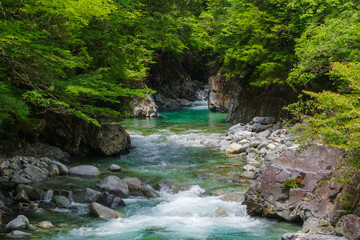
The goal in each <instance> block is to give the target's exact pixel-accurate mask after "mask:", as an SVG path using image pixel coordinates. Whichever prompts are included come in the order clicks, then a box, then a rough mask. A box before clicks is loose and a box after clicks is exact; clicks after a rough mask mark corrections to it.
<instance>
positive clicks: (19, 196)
mask: <svg viewBox="0 0 360 240" xmlns="http://www.w3.org/2000/svg"><path fill="white" fill-rule="evenodd" d="M15 199H16V201H18V202H30V199H29V197H28V195H27V194H26V192H25V191H24V190H21V191H20V192H18V193H17V194H16V197H15Z"/></svg>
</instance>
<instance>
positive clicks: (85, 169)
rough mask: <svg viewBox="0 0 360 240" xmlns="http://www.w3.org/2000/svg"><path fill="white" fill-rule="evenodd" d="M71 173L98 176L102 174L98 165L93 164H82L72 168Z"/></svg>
mask: <svg viewBox="0 0 360 240" xmlns="http://www.w3.org/2000/svg"><path fill="white" fill-rule="evenodd" d="M69 174H71V175H76V176H81V177H98V176H100V171H99V169H98V168H97V167H94V166H91V165H80V166H77V167H73V168H70V170H69Z"/></svg>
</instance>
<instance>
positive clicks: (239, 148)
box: [226, 143, 243, 154]
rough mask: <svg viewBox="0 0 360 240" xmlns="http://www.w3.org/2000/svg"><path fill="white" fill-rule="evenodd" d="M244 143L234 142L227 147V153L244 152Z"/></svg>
mask: <svg viewBox="0 0 360 240" xmlns="http://www.w3.org/2000/svg"><path fill="white" fill-rule="evenodd" d="M242 147H243V146H242V145H241V144H238V143H232V144H230V146H229V147H228V148H227V149H226V153H227V154H238V153H241V152H242Z"/></svg>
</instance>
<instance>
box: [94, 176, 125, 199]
mask: <svg viewBox="0 0 360 240" xmlns="http://www.w3.org/2000/svg"><path fill="white" fill-rule="evenodd" d="M97 187H98V188H99V189H100V190H101V191H107V192H109V193H112V194H114V195H116V196H119V197H124V198H126V197H129V196H130V194H129V187H128V185H127V184H126V182H124V181H123V180H121V179H120V178H118V177H116V176H108V177H106V178H104V179H103V180H102V181H101V182H100V183H98V184H97Z"/></svg>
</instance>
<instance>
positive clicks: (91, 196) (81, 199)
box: [72, 188, 101, 203]
mask: <svg viewBox="0 0 360 240" xmlns="http://www.w3.org/2000/svg"><path fill="white" fill-rule="evenodd" d="M100 195H101V192H99V191H95V190H93V189H91V188H86V189H83V190H75V191H73V194H72V197H73V200H74V202H78V203H93V202H96V201H97V200H98V199H99V197H100Z"/></svg>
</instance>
